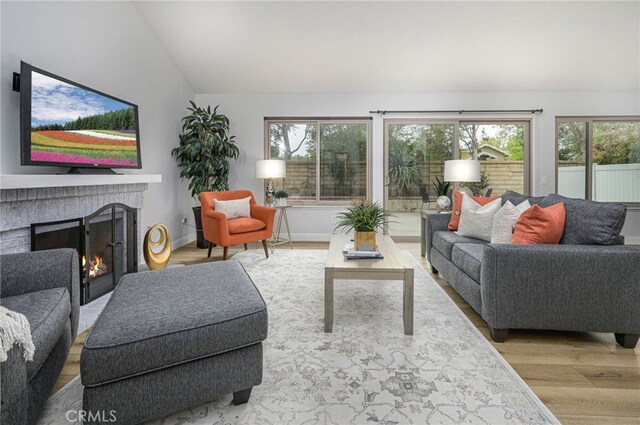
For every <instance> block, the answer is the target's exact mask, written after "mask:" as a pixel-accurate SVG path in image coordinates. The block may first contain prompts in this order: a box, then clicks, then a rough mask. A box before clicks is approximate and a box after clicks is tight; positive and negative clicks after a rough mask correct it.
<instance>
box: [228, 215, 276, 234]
mask: <svg viewBox="0 0 640 425" xmlns="http://www.w3.org/2000/svg"><path fill="white" fill-rule="evenodd" d="M227 224H228V226H229V234H230V235H233V234H235V233H247V232H255V231H256V230H261V229H264V228H265V227H267V225H266V223H265V222H264V221H260V220H256V219H255V218H247V217H239V218H232V219H231V220H228V221H227Z"/></svg>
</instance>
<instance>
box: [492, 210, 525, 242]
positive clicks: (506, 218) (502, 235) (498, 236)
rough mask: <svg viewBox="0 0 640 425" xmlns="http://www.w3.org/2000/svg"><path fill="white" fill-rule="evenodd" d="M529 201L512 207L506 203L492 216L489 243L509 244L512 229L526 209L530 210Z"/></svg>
mask: <svg viewBox="0 0 640 425" xmlns="http://www.w3.org/2000/svg"><path fill="white" fill-rule="evenodd" d="M530 207H531V204H530V203H529V201H524V202H522V203H520V204H518V206H514V205H513V204H512V203H511V202H509V201H507V202H505V204H504V205H503V206H502V208H500V209H499V210H498V212H497V213H496V215H495V216H493V227H492V228H491V243H511V238H512V237H513V227H514V226H515V225H516V221H518V218H520V214H522V213H523V212H524V211H525V210H526V209H527V208H530Z"/></svg>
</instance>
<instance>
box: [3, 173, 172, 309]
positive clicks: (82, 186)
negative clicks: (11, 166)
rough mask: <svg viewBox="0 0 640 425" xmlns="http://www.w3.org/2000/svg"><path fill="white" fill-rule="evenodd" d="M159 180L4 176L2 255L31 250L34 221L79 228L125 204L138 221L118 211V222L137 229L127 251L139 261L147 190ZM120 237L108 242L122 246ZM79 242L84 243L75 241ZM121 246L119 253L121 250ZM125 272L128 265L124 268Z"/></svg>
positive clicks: (155, 177)
mask: <svg viewBox="0 0 640 425" xmlns="http://www.w3.org/2000/svg"><path fill="white" fill-rule="evenodd" d="M160 181H161V176H160V175H143V174H129V175H108V176H104V175H102V176H98V175H89V176H75V175H2V176H0V253H2V254H9V253H15V252H28V251H30V250H31V248H32V246H31V245H32V240H31V239H32V235H31V224H33V223H51V222H65V221H69V222H73V221H75V222H76V224H77V223H81V221H79V220H86V219H87V218H88V217H89V216H92V215H93V214H94V213H98V212H99V211H100V212H99V213H98V214H97V215H95V216H94V217H93V218H94V219H95V220H97V221H99V222H100V221H104V220H103V217H104V213H105V211H104V210H101V209H102V208H103V207H105V206H108V205H112V204H123V205H126V206H127V207H129V208H131V210H132V211H133V212H135V215H136V216H137V219H136V220H130V219H129V218H127V216H126V214H128V213H127V212H124V211H120V212H119V213H118V214H120V218H119V219H120V220H125V221H126V222H127V226H135V232H134V234H135V236H130V237H129V239H131V238H133V241H130V242H127V243H129V244H132V245H128V246H127V247H126V248H127V249H129V250H134V251H135V253H134V255H133V258H134V260H135V262H136V263H138V262H139V261H140V260H139V258H140V254H141V252H140V250H139V249H138V247H140V246H141V243H142V241H141V237H142V233H143V232H142V208H143V206H144V192H145V191H146V190H147V187H148V185H149V184H150V183H159V182H160ZM116 220H118V218H116ZM49 230H51V229H49ZM117 236H118V235H116V238H115V239H112V240H111V241H109V243H114V244H115V243H117V242H119V241H120V240H121V239H118V237H117ZM133 242H135V244H133ZM76 243H80V242H78V241H77V240H76ZM119 245H120V244H118V245H117V246H116V248H115V249H120V248H118V246H119ZM122 248H123V249H124V248H125V247H122ZM85 249H88V250H92V249H93V248H91V247H89V248H85ZM85 257H87V256H86V255H85ZM86 260H87V259H86V258H85V261H86ZM91 261H95V260H93V259H89V262H91ZM125 262H126V260H125ZM127 267H128V265H127ZM123 268H126V267H124V266H123ZM118 273H119V272H118ZM118 273H116V274H115V275H114V276H113V278H114V279H115V278H117V277H118ZM92 298H93V297H92Z"/></svg>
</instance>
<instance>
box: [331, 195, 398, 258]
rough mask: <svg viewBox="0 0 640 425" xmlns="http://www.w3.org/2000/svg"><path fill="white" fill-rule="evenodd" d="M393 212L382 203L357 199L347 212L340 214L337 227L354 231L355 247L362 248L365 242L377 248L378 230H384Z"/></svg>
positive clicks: (358, 249)
mask: <svg viewBox="0 0 640 425" xmlns="http://www.w3.org/2000/svg"><path fill="white" fill-rule="evenodd" d="M389 217H391V213H389V212H388V211H385V210H384V209H383V208H382V206H381V205H380V204H378V203H377V202H376V203H371V202H369V201H367V200H366V199H355V200H354V201H353V202H352V204H351V206H350V207H349V208H347V212H343V213H339V214H338V223H337V224H336V229H343V230H345V231H346V232H349V231H351V230H353V231H354V247H355V249H356V251H360V250H362V248H363V247H365V244H368V245H369V247H370V249H376V248H377V246H378V245H377V243H376V231H378V230H383V229H384V226H385V225H386V224H387V222H388V221H389Z"/></svg>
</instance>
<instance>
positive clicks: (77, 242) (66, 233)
mask: <svg viewBox="0 0 640 425" xmlns="http://www.w3.org/2000/svg"><path fill="white" fill-rule="evenodd" d="M136 221H137V217H136V210H135V209H133V208H130V207H128V206H126V205H124V204H109V205H106V206H104V207H102V208H100V209H99V210H98V211H96V212H95V213H93V214H91V215H89V216H87V217H84V218H77V219H72V220H63V221H56V222H48V223H34V224H32V225H31V250H32V251H39V250H44V249H54V248H73V249H76V250H77V251H78V258H79V260H80V264H79V265H78V267H79V268H80V276H81V284H80V304H81V305H84V304H87V303H89V302H91V301H93V300H95V299H97V298H99V297H101V296H102V295H104V294H106V293H108V292H110V291H112V290H113V289H114V288H115V286H116V284H117V283H118V281H119V280H120V278H121V277H122V276H124V275H125V274H127V273H132V272H136V271H137V270H138V264H137V222H136Z"/></svg>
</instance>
